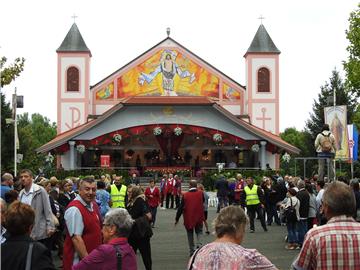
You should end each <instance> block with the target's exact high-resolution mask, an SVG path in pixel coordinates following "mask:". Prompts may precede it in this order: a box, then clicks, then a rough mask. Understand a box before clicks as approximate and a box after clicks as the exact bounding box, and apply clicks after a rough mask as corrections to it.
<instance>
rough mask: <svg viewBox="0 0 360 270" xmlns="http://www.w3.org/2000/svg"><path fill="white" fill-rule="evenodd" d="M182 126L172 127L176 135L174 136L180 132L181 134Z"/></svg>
mask: <svg viewBox="0 0 360 270" xmlns="http://www.w3.org/2000/svg"><path fill="white" fill-rule="evenodd" d="M182 132H183V131H182V128H181V127H176V128H174V134H175V135H176V136H180V135H181V134H182Z"/></svg>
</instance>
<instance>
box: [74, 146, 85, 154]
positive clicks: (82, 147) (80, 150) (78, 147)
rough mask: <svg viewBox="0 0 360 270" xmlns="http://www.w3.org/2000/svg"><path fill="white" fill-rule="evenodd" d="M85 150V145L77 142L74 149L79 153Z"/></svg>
mask: <svg viewBox="0 0 360 270" xmlns="http://www.w3.org/2000/svg"><path fill="white" fill-rule="evenodd" d="M85 150H86V148H85V145H83V144H79V145H77V146H76V151H78V152H79V153H80V154H84V153H85Z"/></svg>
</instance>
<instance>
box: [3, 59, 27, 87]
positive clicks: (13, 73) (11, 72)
mask: <svg viewBox="0 0 360 270" xmlns="http://www.w3.org/2000/svg"><path fill="white" fill-rule="evenodd" d="M6 61H7V58H6V57H5V56H3V57H2V58H1V59H0V70H1V76H0V78H1V80H0V83H1V88H2V87H4V86H5V85H8V84H10V83H11V82H12V81H13V80H15V79H16V78H17V77H19V76H20V73H21V72H22V71H23V70H24V64H25V58H23V57H22V58H20V57H18V58H16V59H15V61H14V63H12V64H10V65H8V66H7V67H5V68H4V66H5V64H6Z"/></svg>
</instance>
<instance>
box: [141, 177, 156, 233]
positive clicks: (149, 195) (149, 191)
mask: <svg viewBox="0 0 360 270" xmlns="http://www.w3.org/2000/svg"><path fill="white" fill-rule="evenodd" d="M149 184H150V185H149V186H148V187H147V188H146V190H145V197H146V200H147V203H148V205H149V207H150V212H151V216H152V220H151V226H152V227H153V228H154V226H155V220H156V212H157V208H158V206H159V202H160V190H159V189H158V188H157V187H155V180H154V179H151V180H150V183H149Z"/></svg>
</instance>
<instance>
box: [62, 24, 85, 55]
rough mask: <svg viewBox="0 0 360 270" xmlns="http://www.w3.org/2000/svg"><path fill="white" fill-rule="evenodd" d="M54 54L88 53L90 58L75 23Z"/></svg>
mask: <svg viewBox="0 0 360 270" xmlns="http://www.w3.org/2000/svg"><path fill="white" fill-rule="evenodd" d="M56 52H89V53H90V56H91V52H90V50H89V48H88V47H87V46H86V44H85V41H84V39H83V38H82V36H81V34H80V31H79V28H78V27H77V25H76V23H75V22H74V23H73V25H72V26H71V28H70V30H69V32H68V33H67V35H66V37H65V39H64V40H63V42H62V43H61V45H60V47H59V48H58V49H57V50H56Z"/></svg>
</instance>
